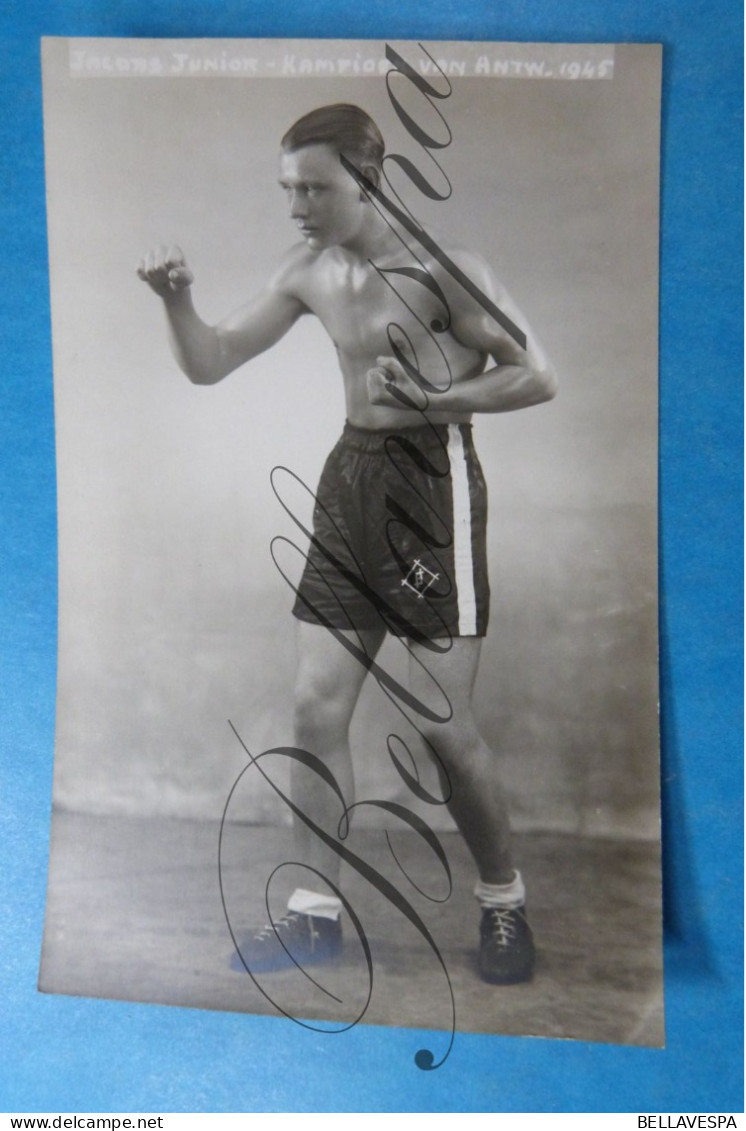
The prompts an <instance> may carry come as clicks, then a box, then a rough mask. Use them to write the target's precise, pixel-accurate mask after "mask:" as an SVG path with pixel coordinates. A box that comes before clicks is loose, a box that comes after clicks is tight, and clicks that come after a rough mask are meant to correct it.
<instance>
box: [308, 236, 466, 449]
mask: <svg viewBox="0 0 746 1131" xmlns="http://www.w3.org/2000/svg"><path fill="white" fill-rule="evenodd" d="M414 262H415V261H414V260H413V259H412V258H411V257H406V256H405V254H404V253H403V252H402V253H401V254H396V253H394V254H393V255H391V254H389V255H388V256H387V257H382V258H381V259H380V260H378V261H376V265H377V266H378V267H379V270H380V271H387V272H389V273H388V274H386V275H385V276H383V277H382V275H381V274H379V271H377V270H376V268H375V266H373V265H372V264H371V262H369V261H363V260H361V259H360V258H358V257H356V256H353V255H351V254H350V253H348V252H347V251H346V250H344V249H341V248H336V247H335V248H328V249H324V250H321V251H312V250H310V249H308V248H306V247H304V246H302V245H301V246H300V247H298V248H296V249H293V252H291V263H292V267H291V269H290V270H289V272H288V275H287V277H286V286H287V287H288V289H289V290H291V291H292V293H293V294H294V295H295V296H296V297H297V299H298V300H299V301H300V302H301V303H302V304H303V306H304V307H305V309H306V310H308V311H309V312H310V313H312V314H315V315H316V316H317V317H318V318H319V320H320V321H321V323H322V324H323V326H324V328H325V329H326V331H327V333H328V334H329V337H330V338H331V340H332V342H333V343H334V346H335V348H336V351H337V356H338V358H339V366H340V370H341V373H342V379H343V381H344V389H345V401H346V409H347V419H348V420H349V421H350V423H351V424H355V425H357V426H358V427H361V428H374V429H388V428H392V429H396V428H406V427H409V426H410V425H412V424H419V423H422V413H421V412H419V411H417V410H414V409H413V410H409V409H402V408H398V407H396V408H394V407H389V406H384V405H376V404H371V402H370V399H369V396H368V391H367V384H366V378H367V373H368V371H369V370H370V369H371V368H372V367H374V366H375V365H376V359H377V358H378V357H379V356H381V355H384V356H386V355H388V356H390V355H391V353H392V344H391V343H392V341H393V342H396V343H398V344H399V345H400V346H402V347H404V351H405V353H406V355H407V357H408V359H409V360H410V361H413V363H414V364H415V365H416V367H417V369H418V370H419V372H420V373H421V374H422V376H423V377H424V378H425V380H427V381H428V382H430V383H431V384H432V385H434V386H436V387H437V388H440V389H444V388H447V387H448V386H449V385H450V384H451V382H456V383H458V382H459V381H463V380H465V379H468V378H470V377H473V376H474V375H475V374H477V373H479V372H481V371H482V369H483V368H484V365H485V362H486V360H487V354H485V353H480V352H478V351H477V350H475V349H472V348H469V347H467V346H464V345H462V343H461V342H459V341H458V340H457V338H456V337H455V335H454V334H453V332H452V330H451V329H450V328H449V327H445V328H444V327H443V325H442V323H443V319H444V309H443V305H442V303H441V302H440V301H439V300H438V299H437V298H436V297H435V295H433V294H432V293H431V292H430V291H429V290H428V288H427V287H425V286H423V285H422V283H421V282H418V281H417V280H414V279H411V278H407V277H404V276H401V275H398V274H396V273H395V269H396V268H397V267H411V266H412V265H413V264H414ZM426 266H428V267H429V268H430V266H431V265H427V264H426ZM393 288H396V289H395V290H394V289H393ZM432 323H435V325H436V327H437V329H436V330H433V329H429V327H431V324H432ZM389 335H390V337H389ZM437 396H438V394H437V392H430V393H429V402H430V405H432V406H435V405H437ZM470 415H471V414H470V413H463V412H462V413H456V412H439V411H437V409H436V408H435V407H433V408H428V410H427V417H428V419H430V420H432V421H433V422H435V423H437V422H440V423H451V422H464V421H468V420H469V419H470Z"/></svg>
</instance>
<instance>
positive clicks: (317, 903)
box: [288, 888, 342, 919]
mask: <svg viewBox="0 0 746 1131" xmlns="http://www.w3.org/2000/svg"><path fill="white" fill-rule="evenodd" d="M288 911H297V912H298V914H299V915H315V916H317V917H318V918H319V919H339V916H340V914H341V913H342V900H341V899H338V898H337V896H336V895H326V894H325V893H324V892H320V891H307V890H306V888H296V889H295V891H294V892H293V894H292V895H291V896H290V899H289V900H288Z"/></svg>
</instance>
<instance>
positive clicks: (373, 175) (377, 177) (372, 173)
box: [360, 165, 381, 200]
mask: <svg viewBox="0 0 746 1131" xmlns="http://www.w3.org/2000/svg"><path fill="white" fill-rule="evenodd" d="M360 172H361V173H362V174H363V176H364V177H365V178H366V179H367V180H369V181H370V182H371V184H372V185H375V187H376V188H379V187H380V184H381V170H380V169H379V168H378V166H377V165H363V167H362V168H361V170H360ZM360 199H361V200H367V199H368V197H367V196H366V193H365V190H364V189H362V188H361V189H360Z"/></svg>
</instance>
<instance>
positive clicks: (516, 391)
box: [368, 253, 557, 412]
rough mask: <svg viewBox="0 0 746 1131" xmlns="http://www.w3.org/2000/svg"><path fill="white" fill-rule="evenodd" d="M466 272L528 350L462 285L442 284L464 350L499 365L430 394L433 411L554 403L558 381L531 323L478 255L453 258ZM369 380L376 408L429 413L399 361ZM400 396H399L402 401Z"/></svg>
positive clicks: (389, 361)
mask: <svg viewBox="0 0 746 1131" xmlns="http://www.w3.org/2000/svg"><path fill="white" fill-rule="evenodd" d="M453 259H454V260H455V261H456V262H457V263H458V266H459V267H460V268H461V270H462V271H463V272H464V273H465V274H466V275H467V276H468V277H469V278H470V279H471V280H472V281H473V282H474V283H475V284H476V286H477V287H478V288H479V289H480V290H481V292H482V293H483V294H485V295H486V296H487V298H488V299H490V301H491V302H492V303H494V305H495V306H497V307H498V309H499V310H500V311H501V312H502V314H504V315H505V316H506V320H509V324H512V325H513V326H514V327H517V328H518V330H519V331H520V332H521V333H522V334H523V335H524V336H525V340H526V345H525V348H524V347H523V346H522V345H521V344H520V343H519V342H517V341H516V340H515V338H514V337H513V336H512V335H511V333H510V332H509V330H507V329H505V328H504V327H503V326H501V325H500V324H499V323H498V322H497V320H496V319H495V318H494V317H493V316H492V315H491V314H489V313H488V312H487V310H486V309H485V308H484V307H483V306H482V305H481V304H480V303H479V302H478V301H477V299H476V298H474V297H473V296H472V295H470V294H468V293H467V292H466V290H465V289H464V288H463V287H461V285H460V284H458V283H456V282H455V281H454V280H452V279H449V280H447V281H444V280H439V282H440V283H441V285H442V288H443V292H444V293H445V294H446V295H447V298H448V307H449V312H450V316H451V323H450V327H449V332H450V333H452V334H453V336H454V337H455V338H456V340H457V341H458V342H459V343H460V344H461V345H463V346H467V347H468V348H470V349H474V350H476V351H478V352H479V353H481V354H486V355H487V356H489V357H491V358H492V360H493V362H494V365H492V366H490V367H489V368H488V369H485V370H484V371H483V372H481V373H479V374H477V375H476V376H473V377H469V378H466V379H463V380H459V381H453V382H452V383H451V384H450V386H449V387H448V388H444V389H442V390H440V391H437V392H434V391H431V392H429V393H428V394H427V406H426V407H427V408H429V409H431V410H433V411H438V412H512V411H514V410H516V409H520V408H528V407H529V406H531V405H536V404H542V403H543V402H544V401H549V400H551V399H552V397H554V396H555V394H556V392H557V376H556V373H555V371H554V367H553V366H552V364H551V362H550V361H549V360H548V358H547V356H546V354H545V353H544V350H543V349H542V347H541V345H540V343H539V341H538V339H537V338H536V335H535V334H534V332H533V330H532V329H531V326H530V325H529V323H528V321H527V319H526V318H525V317H524V315H523V314H522V312H521V311H520V310H519V309H518V307H517V306H516V304H515V303H514V302H513V301H512V299H511V298H510V296H509V295H508V294H507V292H506V291H505V289H504V288H503V287H501V286H500V285H499V284H498V283H497V281H496V279H495V277H494V275H493V274H492V272H491V271H490V270H489V268H488V267H487V266H486V265H485V264H484V262H483V261H482V260H481V259H480V258H479V257H478V256H475V255H471V254H468V253H461V254H460V255H458V256H457V255H455V254H454V256H453ZM376 361H377V366H376V368H375V369H374V370H371V372H370V374H369V381H368V386H369V394H370V397H371V400H372V401H373V403H374V404H375V403H379V404H394V403H396V404H397V405H398V406H400V407H403V408H404V407H412V402H414V403H415V404H416V406H417V407H418V408H424V407H425V404H424V403H423V401H424V398H425V394H424V392H423V390H422V389H420V388H419V387H418V386H417V385H416V383H415V382H414V381H413V379H412V378H411V377H409V376H408V375H407V374H406V372H405V371H404V369H403V367H402V366H401V365H400V364H399V363H398V362H397V361H396V359H394V358H390V357H379V358H377V359H376ZM397 392H398V393H399V395H398V396H397Z"/></svg>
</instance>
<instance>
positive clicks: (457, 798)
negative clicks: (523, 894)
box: [410, 636, 514, 884]
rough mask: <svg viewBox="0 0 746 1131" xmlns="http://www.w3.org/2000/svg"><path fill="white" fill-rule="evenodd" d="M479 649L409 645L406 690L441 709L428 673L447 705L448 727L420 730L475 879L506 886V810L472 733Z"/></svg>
mask: <svg viewBox="0 0 746 1131" xmlns="http://www.w3.org/2000/svg"><path fill="white" fill-rule="evenodd" d="M481 643H482V642H481V639H480V638H479V637H474V636H466V637H458V638H456V639H454V641H453V647H452V648H451V649H450V650H449V651H448V652H446V653H444V654H442V655H440V654H435V653H433V652H430V651H428V650H427V649H425V648H422V647H421V646H418V645H416V644H413V645H412V653H413V660H412V663H411V665H410V684H411V688H412V690H413V691H414V692H415V694H417V695H418V697H420V698H422V699H423V701H424V702H426V703H428V702H429V703H430V704H431V705H432V706H433V707H436V706H437V707H438V709H442V702H443V700H442V695H441V694H440V693H438V692H436V690H435V689H434V685H433V682H432V679H431V678H430V677H429V676H428V675H427V673H430V676H431V677H433V678H434V679H435V680H436V681H437V683H438V684H440V687H441V688H442V689H443V692H445V695H446V696H447V698H448V700H449V702H450V704H451V708H452V716H451V719H450V720H449V721H448V722H445V723H428V724H426V725H425V726H424V727H423V728H422V729H423V731H424V733H425V736H426V737H427V738H428V739H429V741H430V742H431V743H432V745H433V746H434V747H435V749H436V750H437V752H438V755H439V756H440V758H441V760H442V762H443V765H444V766H445V768H446V771H447V773H448V777H449V780H450V784H451V789H452V791H453V793H452V798H451V801H450V803H449V806H448V808H449V810H450V812H451V815H452V817H453V819H454V820H455V822H456V824H457V825H458V828H459V830H460V831H461V833H462V835H463V837H464V840H465V841H466V843H467V845H468V846H469V849H470V850H471V853H472V855H473V857H474V860H475V862H476V865H477V869H478V871H479V878H480V879H481V880H483V881H484V882H485V883H488V884H507V883H510V881H511V880H512V879H513V875H514V872H513V864H512V860H511V855H510V822H509V818H508V810H507V805H506V802H505V796H504V794H503V791H502V787H501V785H500V781H499V777H498V763H497V757H496V755H495V754H494V752H493V751H492V750H490V748H489V747H488V746H487V744H486V743H485V741H484V739H483V738H482V736H481V734H480V733H479V731H478V730H477V726H476V722H475V720H474V714H473V710H472V692H473V689H474V680H475V678H476V674H477V666H478V663H479V655H480V651H481ZM423 668H424V669H425V670H424V671H423Z"/></svg>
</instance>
